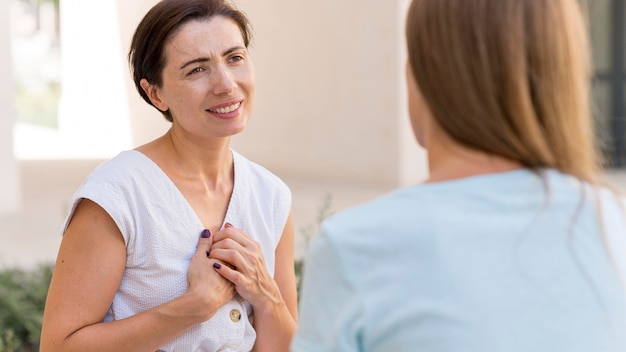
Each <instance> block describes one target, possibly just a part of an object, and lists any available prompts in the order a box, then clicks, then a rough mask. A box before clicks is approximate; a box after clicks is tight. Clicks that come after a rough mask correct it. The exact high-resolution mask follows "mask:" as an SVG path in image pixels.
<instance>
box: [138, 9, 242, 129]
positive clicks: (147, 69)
mask: <svg viewBox="0 0 626 352" xmlns="http://www.w3.org/2000/svg"><path fill="white" fill-rule="evenodd" d="M215 16H223V17H226V18H229V19H231V20H233V21H234V22H235V23H236V24H237V26H238V27H239V29H240V30H241V36H242V37H243V41H244V44H245V46H246V47H248V44H249V43H250V40H251V30H250V22H249V21H248V18H247V17H246V15H245V14H244V13H243V12H241V11H239V10H238V9H236V8H235V7H234V6H233V5H231V4H229V3H227V2H226V1H225V0H162V1H160V2H159V3H157V4H156V5H155V6H154V7H152V8H151V9H150V11H148V13H147V14H146V15H145V16H144V18H143V19H142V20H141V22H140V23H139V25H138V26H137V29H136V30H135V34H134V35H133V40H132V42H131V45H130V51H129V52H128V62H129V64H130V69H131V72H132V75H133V80H134V81H135V87H136V88H137V91H138V92H139V94H140V95H141V97H142V98H143V100H145V101H146V102H147V103H148V104H150V105H152V106H154V104H152V102H151V101H150V98H149V97H148V95H147V94H146V92H144V90H143V89H142V88H141V84H140V82H141V80H142V79H144V78H145V79H146V80H147V81H148V82H150V84H152V85H156V86H157V87H160V86H161V84H162V83H163V76H162V74H163V68H164V67H165V46H166V44H167V42H168V40H169V39H170V38H171V37H172V35H173V34H174V33H176V31H177V30H178V29H179V28H180V27H181V26H182V25H183V24H185V23H187V22H189V21H191V20H201V19H209V18H211V17H215ZM155 108H156V106H155ZM157 110H158V108H157ZM159 111H160V110H159ZM161 112H162V113H163V115H164V116H165V118H166V119H167V120H168V121H170V122H172V116H171V114H170V112H169V111H161Z"/></svg>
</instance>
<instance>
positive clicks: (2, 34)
mask: <svg viewBox="0 0 626 352" xmlns="http://www.w3.org/2000/svg"><path fill="white" fill-rule="evenodd" d="M9 14H10V11H9V2H8V1H0V77H2V79H0V214H7V213H12V212H14V211H17V210H18V209H19V207H20V203H21V187H20V178H19V170H18V165H17V162H16V161H15V158H14V156H13V121H14V120H15V109H14V106H15V105H14V102H15V101H14V98H13V97H14V94H13V79H12V76H13V75H12V71H11V66H12V65H11V54H10V53H11V51H10V49H11V45H10V30H9V28H10V27H9Z"/></svg>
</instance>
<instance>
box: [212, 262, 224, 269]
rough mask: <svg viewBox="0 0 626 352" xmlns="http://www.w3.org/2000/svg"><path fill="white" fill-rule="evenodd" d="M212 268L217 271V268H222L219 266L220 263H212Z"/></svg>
mask: <svg viewBox="0 0 626 352" xmlns="http://www.w3.org/2000/svg"><path fill="white" fill-rule="evenodd" d="M213 267H214V268H215V269H219V268H221V267H222V265H221V264H220V263H213Z"/></svg>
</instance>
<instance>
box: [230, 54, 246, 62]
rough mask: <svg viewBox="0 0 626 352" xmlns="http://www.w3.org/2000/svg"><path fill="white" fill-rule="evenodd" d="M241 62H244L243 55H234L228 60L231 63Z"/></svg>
mask: <svg viewBox="0 0 626 352" xmlns="http://www.w3.org/2000/svg"><path fill="white" fill-rule="evenodd" d="M241 60H243V55H233V56H231V57H230V59H228V61H230V62H239V61H241Z"/></svg>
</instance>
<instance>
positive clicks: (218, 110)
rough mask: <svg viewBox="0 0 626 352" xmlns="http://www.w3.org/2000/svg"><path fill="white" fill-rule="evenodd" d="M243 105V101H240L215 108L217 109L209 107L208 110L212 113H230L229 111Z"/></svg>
mask: <svg viewBox="0 0 626 352" xmlns="http://www.w3.org/2000/svg"><path fill="white" fill-rule="evenodd" d="M240 106H241V102H240V101H238V102H236V103H233V104H230V105H227V106H223V107H219V108H215V109H208V110H207V111H209V112H212V113H216V114H228V113H229V112H233V111H235V110H237V109H239V107H240Z"/></svg>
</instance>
